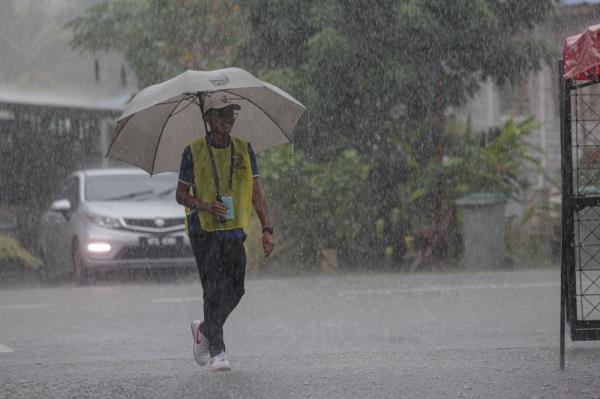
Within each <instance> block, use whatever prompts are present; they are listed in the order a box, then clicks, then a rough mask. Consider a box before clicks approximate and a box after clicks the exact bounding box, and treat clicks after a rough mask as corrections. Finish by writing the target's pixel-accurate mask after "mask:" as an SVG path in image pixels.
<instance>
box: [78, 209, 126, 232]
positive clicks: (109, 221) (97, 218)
mask: <svg viewBox="0 0 600 399" xmlns="http://www.w3.org/2000/svg"><path fill="white" fill-rule="evenodd" d="M86 216H87V218H88V219H89V220H90V221H91V222H92V223H94V224H95V225H96V226H100V227H104V228H105V229H119V228H121V222H119V219H115V218H111V217H108V216H104V215H98V214H95V213H87V214H86Z"/></svg>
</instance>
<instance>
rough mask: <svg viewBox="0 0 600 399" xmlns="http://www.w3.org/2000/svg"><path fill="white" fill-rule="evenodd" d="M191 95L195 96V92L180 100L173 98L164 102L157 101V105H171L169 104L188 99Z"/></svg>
mask: <svg viewBox="0 0 600 399" xmlns="http://www.w3.org/2000/svg"><path fill="white" fill-rule="evenodd" d="M190 97H194V95H193V94H188V95H187V96H185V97H184V98H182V99H180V100H173V101H163V102H162V103H156V104H155V105H169V104H175V103H180V102H182V101H183V100H187V99H189V98H190Z"/></svg>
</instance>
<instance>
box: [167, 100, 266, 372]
mask: <svg viewBox="0 0 600 399" xmlns="http://www.w3.org/2000/svg"><path fill="white" fill-rule="evenodd" d="M235 101H236V100H235V99H233V98H231V97H230V96H229V95H227V94H225V93H213V94H212V95H209V96H208V97H207V98H206V99H205V102H204V116H203V117H204V121H205V122H206V124H207V125H208V126H209V128H210V129H209V130H210V131H209V133H208V134H207V135H206V138H199V139H197V140H195V141H193V142H191V143H190V144H189V145H188V147H186V148H185V150H184V152H183V155H182V159H181V167H180V171H179V184H178V185H177V193H176V199H177V202H178V203H180V204H181V205H183V206H185V207H186V215H187V218H186V226H187V229H188V235H189V238H190V242H191V245H192V249H193V251H194V256H195V257H196V264H197V266H198V272H199V274H200V281H201V283H202V290H203V299H204V321H200V320H194V321H193V322H192V335H193V337H194V358H195V359H196V362H197V363H198V364H200V365H206V363H207V362H208V363H209V369H210V370H214V371H216V370H229V369H230V365H229V361H228V360H227V355H226V352H225V343H224V340H223V325H224V324H225V321H226V320H227V317H228V316H229V315H230V314H231V312H232V311H233V309H234V308H235V307H236V306H237V304H238V303H239V302H240V300H241V298H242V295H243V294H244V278H245V271H246V251H245V248H244V241H245V239H246V234H245V233H244V229H245V228H247V227H248V225H249V221H250V217H251V215H252V208H254V210H255V212H256V214H257V216H258V218H259V220H260V223H261V225H262V245H263V250H264V254H265V256H269V255H270V254H271V252H272V251H273V247H274V242H273V227H272V226H271V224H270V221H269V214H268V210H267V200H266V198H265V195H264V193H263V191H262V190H261V188H260V185H259V182H258V177H259V173H258V167H257V165H256V159H255V156H254V152H253V151H252V147H251V146H250V143H248V142H246V141H244V140H241V139H239V138H235V137H232V136H231V135H230V133H231V129H232V128H233V124H234V122H235V116H236V111H239V110H240V109H241V107H240V105H239V104H237V103H235ZM209 357H210V359H209Z"/></svg>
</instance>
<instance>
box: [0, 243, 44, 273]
mask: <svg viewBox="0 0 600 399" xmlns="http://www.w3.org/2000/svg"><path fill="white" fill-rule="evenodd" d="M42 266H43V263H42V261H41V260H40V259H38V258H37V257H35V256H34V255H32V254H31V253H29V252H28V251H27V250H26V249H24V248H23V247H22V246H21V245H20V244H19V243H18V242H17V240H15V239H14V238H12V237H9V236H6V235H0V273H3V272H5V271H7V270H9V269H10V270H19V269H23V271H25V272H27V271H35V270H38V269H40V268H41V267H42Z"/></svg>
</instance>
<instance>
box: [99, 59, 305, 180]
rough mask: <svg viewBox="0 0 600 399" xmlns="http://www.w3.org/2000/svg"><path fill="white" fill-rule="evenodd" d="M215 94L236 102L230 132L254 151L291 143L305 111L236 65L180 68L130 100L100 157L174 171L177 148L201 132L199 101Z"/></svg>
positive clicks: (157, 170) (151, 170)
mask: <svg viewBox="0 0 600 399" xmlns="http://www.w3.org/2000/svg"><path fill="white" fill-rule="evenodd" d="M219 93H225V94H226V95H227V97H228V98H229V99H230V101H231V102H232V103H235V104H238V105H240V107H241V109H240V111H239V113H238V116H237V118H236V121H235V124H234V127H233V130H232V132H231V134H232V135H233V136H236V137H240V138H242V139H244V140H247V141H249V142H250V143H251V144H252V148H253V149H254V151H255V152H260V151H264V150H266V149H268V148H271V147H274V146H277V145H280V144H285V143H291V142H292V139H293V136H294V128H295V127H296V124H297V123H298V120H299V119H300V117H301V116H302V114H303V113H304V111H305V110H306V108H305V107H304V106H303V105H302V104H301V103H300V102H299V101H297V100H296V99H294V98H293V97H292V96H290V95H289V94H287V93H286V92H285V91H283V90H281V89H279V88H278V87H276V86H273V85H272V84H269V83H266V82H263V81H261V80H259V79H257V78H256V77H254V76H252V75H251V74H250V73H249V72H247V71H245V70H243V69H240V68H226V69H218V70H214V71H186V72H184V73H182V74H181V75H178V76H176V77H174V78H173V79H171V80H167V81H166V82H163V83H159V84H156V85H153V86H149V87H147V88H145V89H144V90H142V91H140V92H139V93H138V94H137V95H136V96H135V97H134V98H133V99H132V100H131V102H130V103H129V104H128V105H127V106H126V107H125V111H124V112H123V114H122V115H121V117H120V118H119V120H118V121H117V132H116V133H115V135H114V138H113V140H112V143H111V145H110V148H109V149H108V152H107V154H106V156H107V157H110V158H113V159H118V160H121V161H125V162H127V163H130V164H133V165H135V166H138V167H140V168H142V169H144V170H146V171H147V172H149V173H150V174H155V173H160V172H167V171H176V170H178V169H179V163H180V160H181V154H182V153H183V149H184V148H185V147H186V146H187V145H188V143H189V142H190V141H192V140H194V139H197V138H199V137H204V136H205V134H206V126H205V124H204V122H203V120H202V109H203V104H204V100H205V99H206V97H207V96H212V95H218V94H219Z"/></svg>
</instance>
